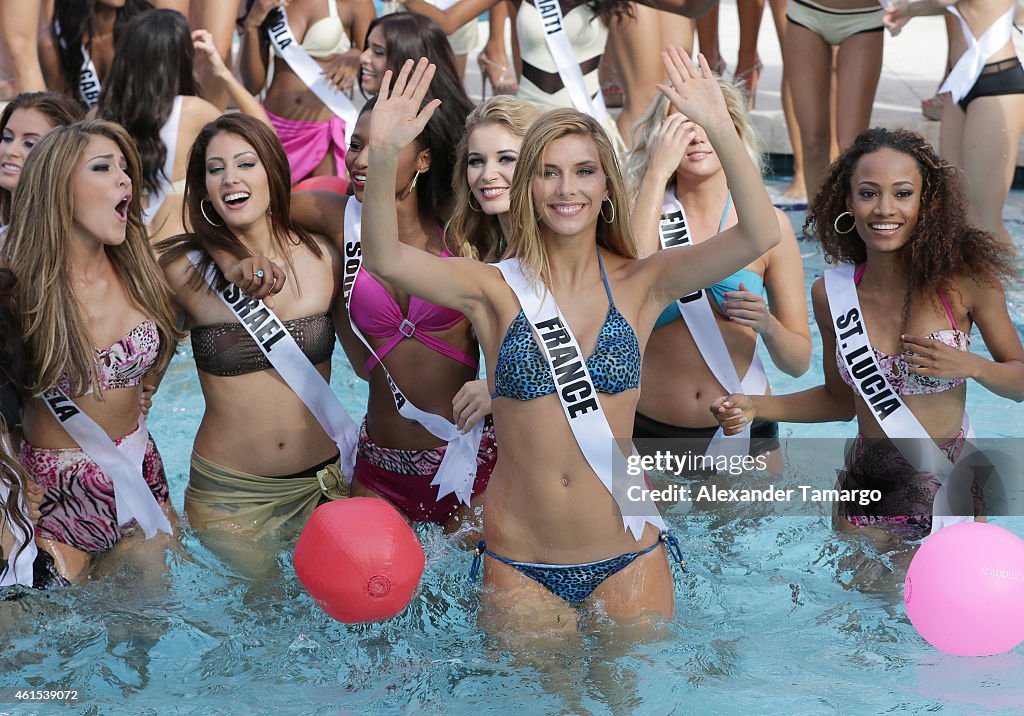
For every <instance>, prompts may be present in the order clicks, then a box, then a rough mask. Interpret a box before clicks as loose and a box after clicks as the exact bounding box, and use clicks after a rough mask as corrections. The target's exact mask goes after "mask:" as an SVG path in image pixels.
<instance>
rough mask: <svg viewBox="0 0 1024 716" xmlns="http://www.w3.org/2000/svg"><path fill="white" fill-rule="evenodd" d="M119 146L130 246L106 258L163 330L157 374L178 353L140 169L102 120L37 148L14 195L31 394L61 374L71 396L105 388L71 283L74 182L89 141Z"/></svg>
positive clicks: (18, 293)
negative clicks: (149, 234) (127, 180)
mask: <svg viewBox="0 0 1024 716" xmlns="http://www.w3.org/2000/svg"><path fill="white" fill-rule="evenodd" d="M94 136H99V137H106V138H107V139H110V140H111V141H113V142H114V143H115V144H117V145H118V147H119V149H120V150H121V153H122V154H124V156H125V160H126V162H127V164H128V171H127V173H128V175H129V176H130V177H131V179H132V184H133V189H134V191H133V192H132V200H131V203H130V204H129V206H128V227H127V230H126V236H125V241H124V242H123V243H122V244H119V245H117V246H107V247H106V249H105V250H106V253H107V256H108V257H109V258H110V261H111V263H112V264H113V265H114V270H115V271H116V272H117V275H118V277H119V278H120V280H121V283H122V285H123V287H124V291H125V293H126V294H127V295H128V298H129V300H130V301H131V302H132V303H133V304H135V305H136V306H137V307H138V308H139V309H141V310H142V311H143V312H144V313H145V314H146V315H147V316H149V317H150V318H152V319H153V320H154V321H155V322H156V324H157V328H158V329H159V332H160V351H159V354H158V356H157V361H156V366H155V368H156V369H157V370H162V369H163V368H164V367H166V365H167V363H168V362H169V361H170V359H171V356H172V355H173V354H174V348H175V345H176V344H177V342H178V341H179V340H180V339H181V338H182V336H183V334H182V333H181V332H180V331H179V330H178V328H177V326H176V325H175V314H174V310H173V309H172V306H171V298H172V294H171V290H170V288H169V287H168V286H167V283H166V282H165V281H164V277H163V274H162V273H161V272H160V269H159V268H158V266H157V263H156V259H155V258H154V256H153V252H152V250H151V249H150V246H149V242H148V241H147V239H146V229H145V227H144V226H143V224H142V217H141V212H142V207H141V204H140V195H141V187H142V184H141V179H142V164H141V162H140V160H139V153H138V152H137V151H136V149H135V144H134V142H132V139H131V137H130V136H129V135H128V133H127V132H126V131H125V130H124V129H122V128H121V127H120V126H118V125H116V124H113V123H112V122H105V121H103V120H91V121H88V122H82V123H80V124H73V125H71V126H68V127H58V128H57V129H54V130H53V131H51V132H49V133H48V134H47V135H46V136H45V137H43V138H42V139H40V140H39V143H38V144H37V145H36V146H35V147H34V148H33V149H32V154H31V155H29V158H28V161H27V162H25V168H24V170H23V173H22V177H21V181H19V182H18V188H17V189H16V190H15V192H14V202H13V204H14V212H13V215H12V217H11V224H10V226H9V227H8V229H7V243H6V245H5V247H4V252H5V254H6V256H7V261H8V264H9V265H10V267H11V271H13V272H14V275H15V276H16V277H17V279H18V281H17V283H16V284H15V301H16V305H17V307H18V312H19V314H20V318H21V334H22V338H23V339H24V341H25V346H26V349H27V352H28V362H29V377H28V381H27V383H28V385H27V387H28V389H29V390H30V391H31V392H32V394H39V393H43V392H45V391H47V390H49V389H50V388H52V387H54V386H55V385H57V383H58V381H59V380H60V377H61V375H62V374H64V375H65V376H66V378H67V381H68V384H69V386H70V390H71V394H72V395H81V394H83V393H85V392H87V389H88V388H90V387H91V388H92V389H93V390H95V391H99V390H100V386H99V381H98V376H97V372H96V363H95V358H94V356H93V346H92V341H91V340H90V338H89V331H88V329H87V327H86V325H85V321H84V319H83V317H82V310H81V307H80V306H79V303H78V298H77V297H76V296H75V292H74V290H73V288H72V283H71V271H70V268H71V267H70V256H69V246H70V235H71V231H72V222H73V219H74V213H75V204H74V191H73V188H72V187H73V183H72V182H73V177H74V173H75V170H76V168H77V167H78V164H79V162H80V161H81V159H82V155H83V154H84V152H85V148H86V146H87V145H88V143H89V140H90V138H92V137H94Z"/></svg>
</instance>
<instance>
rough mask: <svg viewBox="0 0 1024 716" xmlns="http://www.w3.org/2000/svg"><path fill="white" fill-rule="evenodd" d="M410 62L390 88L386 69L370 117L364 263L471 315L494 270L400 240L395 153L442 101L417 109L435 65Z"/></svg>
mask: <svg viewBox="0 0 1024 716" xmlns="http://www.w3.org/2000/svg"><path fill="white" fill-rule="evenodd" d="M413 67H414V66H413V61H412V60H406V62H405V65H404V66H403V67H402V71H401V72H400V73H399V74H398V79H396V80H395V84H394V88H393V89H392V90H391V91H390V92H389V90H388V87H389V85H390V83H391V70H388V71H387V72H385V73H384V82H383V84H382V85H381V91H380V94H379V95H377V104H376V105H375V106H374V108H373V114H372V116H371V119H370V140H369V151H370V166H372V167H373V171H371V172H370V173H369V175H368V176H367V179H366V192H365V194H364V200H363V228H362V249H363V264H364V266H365V267H366V269H367V270H368V271H370V272H371V273H373V274H375V275H377V276H379V277H380V278H382V279H384V280H385V281H387V282H388V283H390V284H392V285H394V286H396V287H398V288H400V289H401V290H403V291H405V292H407V293H410V294H412V295H414V296H419V297H420V298H423V299H426V300H427V301H431V302H432V303H437V304H440V305H442V306H448V307H449V308H454V309H456V310H458V311H460V312H462V313H464V314H467V315H469V314H471V312H473V311H475V310H476V309H477V308H478V307H479V306H480V304H481V303H482V302H483V301H484V286H485V285H486V282H487V281H488V278H489V276H490V272H492V271H495V269H493V268H490V267H487V266H486V265H484V264H481V263H480V262H478V261H474V260H472V259H451V258H447V259H442V258H438V257H437V256H434V255H432V254H430V253H428V252H426V251H421V250H420V249H417V248H414V247H412V246H406V245H405V244H403V243H401V242H400V241H399V240H398V215H397V208H396V205H395V181H396V176H397V173H398V155H399V153H400V152H401V151H402V149H403V148H404V147H405V146H406V145H407V144H409V143H410V142H412V141H413V140H414V139H415V138H416V137H418V136H419V135H420V133H421V132H422V131H423V128H424V127H425V126H426V124H427V122H428V121H429V119H430V117H431V116H432V115H433V114H434V111H435V110H436V109H437V107H438V106H439V105H440V104H441V100H439V99H435V100H433V101H431V102H430V103H429V104H427V105H426V106H425V107H423V109H422V110H421V109H420V106H421V104H422V103H423V99H424V98H425V97H426V94H427V90H428V89H429V87H430V80H431V78H432V77H433V76H434V69H435V68H434V65H432V64H429V63H428V62H427V59H426V58H425V57H424V58H420V61H419V63H417V64H416V65H415V70H414V69H413Z"/></svg>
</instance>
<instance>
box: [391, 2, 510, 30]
mask: <svg viewBox="0 0 1024 716" xmlns="http://www.w3.org/2000/svg"><path fill="white" fill-rule="evenodd" d="M399 2H401V3H402V4H403V5H405V7H406V9H407V10H408V11H409V12H415V13H417V14H419V15H426V16H427V17H429V18H430V19H431V20H433V21H434V22H436V23H437V24H438V26H439V27H440V28H441V29H442V30H444V34H446V35H451V34H452V33H453V32H455V31H456V30H458V29H459V28H460V27H462V26H463V25H465V24H466V23H467V22H469V21H470V20H473V19H475V18H477V17H479V16H480V15H483V14H484V13H485V12H487V11H488V10H490V9H491V8H492V7H494V6H495V5H497V4H498V3H499V2H501V0H460V1H459V2H457V3H455V4H454V5H452V6H451V7H450V8H448V9H447V10H439V9H437V8H436V7H434V6H433V5H431V4H430V3H428V2H427V1H426V0H399Z"/></svg>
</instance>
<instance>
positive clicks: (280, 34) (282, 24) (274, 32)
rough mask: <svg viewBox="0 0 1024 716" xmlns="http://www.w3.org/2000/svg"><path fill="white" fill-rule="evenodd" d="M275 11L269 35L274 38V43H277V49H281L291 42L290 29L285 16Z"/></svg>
mask: <svg viewBox="0 0 1024 716" xmlns="http://www.w3.org/2000/svg"><path fill="white" fill-rule="evenodd" d="M275 12H276V19H275V20H274V24H273V25H271V26H270V36H271V38H273V40H274V44H275V45H277V47H278V49H281V50H283V49H284V48H286V47H288V46H289V45H290V44H292V38H291V30H289V28H288V21H287V20H286V19H285V16H284V15H283V14H282V13H280V12H277V11H275Z"/></svg>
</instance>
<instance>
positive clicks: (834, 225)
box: [832, 211, 857, 235]
mask: <svg viewBox="0 0 1024 716" xmlns="http://www.w3.org/2000/svg"><path fill="white" fill-rule="evenodd" d="M844 216H849V217H850V218H851V219H853V223H852V224H850V228H849V229H847V230H846V231H843V230H841V229H840V228H839V220H840V219H842V218H843V217H844ZM832 228H833V229H835V230H836V233H837V234H844V235H845V234H848V233H850V232H851V231H853V230H854V229H855V228H857V220H856V219H854V218H853V214H852V213H850V212H849V211H844V212H843V213H842V214H840V215H839V216H837V217H836V220H835V221H833V222H832Z"/></svg>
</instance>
